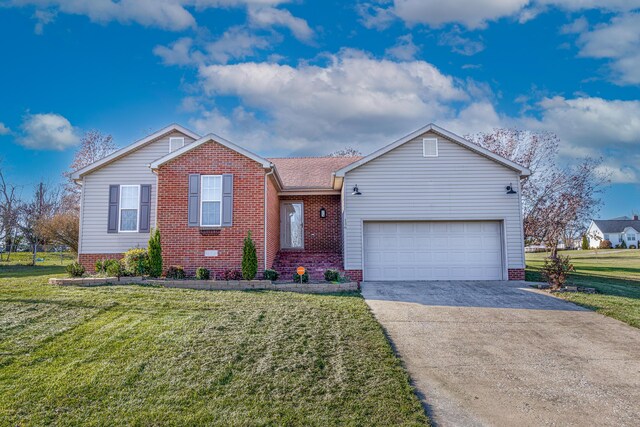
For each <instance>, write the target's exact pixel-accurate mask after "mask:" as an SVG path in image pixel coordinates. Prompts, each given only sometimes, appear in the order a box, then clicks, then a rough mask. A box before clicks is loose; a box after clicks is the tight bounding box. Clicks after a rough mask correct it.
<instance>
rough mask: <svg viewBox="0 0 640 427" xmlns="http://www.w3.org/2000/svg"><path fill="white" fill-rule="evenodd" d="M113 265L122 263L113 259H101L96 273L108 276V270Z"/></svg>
mask: <svg viewBox="0 0 640 427" xmlns="http://www.w3.org/2000/svg"><path fill="white" fill-rule="evenodd" d="M113 263H117V264H120V261H119V260H117V259H112V258H103V259H99V260H98V261H96V273H97V274H99V275H101V276H104V275H107V269H108V268H109V265H111V264H113Z"/></svg>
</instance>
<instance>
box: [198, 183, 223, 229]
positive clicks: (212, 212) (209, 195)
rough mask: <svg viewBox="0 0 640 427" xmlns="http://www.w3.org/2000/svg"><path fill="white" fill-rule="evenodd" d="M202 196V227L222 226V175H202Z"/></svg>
mask: <svg viewBox="0 0 640 427" xmlns="http://www.w3.org/2000/svg"><path fill="white" fill-rule="evenodd" d="M201 180H202V181H201V185H200V188H201V194H200V225H201V226H203V227H220V226H221V225H222V175H202V177H201Z"/></svg>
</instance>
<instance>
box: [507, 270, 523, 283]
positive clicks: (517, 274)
mask: <svg viewBox="0 0 640 427" xmlns="http://www.w3.org/2000/svg"><path fill="white" fill-rule="evenodd" d="M509 280H524V268H510V269H509Z"/></svg>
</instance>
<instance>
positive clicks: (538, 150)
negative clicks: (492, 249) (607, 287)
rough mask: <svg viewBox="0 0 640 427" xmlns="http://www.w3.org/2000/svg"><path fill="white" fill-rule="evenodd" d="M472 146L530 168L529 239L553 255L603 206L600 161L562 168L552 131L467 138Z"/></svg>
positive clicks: (525, 186) (525, 190) (526, 192)
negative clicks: (569, 236)
mask: <svg viewBox="0 0 640 427" xmlns="http://www.w3.org/2000/svg"><path fill="white" fill-rule="evenodd" d="M467 139H469V140H470V141H472V142H475V143H476V144H478V145H480V146H482V147H484V148H486V149H488V150H490V151H493V152H494V153H496V154H499V155H501V156H503V157H506V158H508V159H510V160H512V161H514V162H516V163H518V164H520V165H522V166H525V167H527V168H529V169H530V170H531V175H530V176H529V177H525V178H523V179H522V180H521V191H522V205H523V218H524V234H525V236H524V237H525V240H526V241H529V242H532V243H544V244H545V245H546V246H547V247H549V248H550V249H551V256H552V257H555V256H556V255H557V250H558V242H559V241H560V240H561V239H562V238H563V237H565V236H567V235H570V234H573V233H572V230H579V229H584V225H585V223H586V222H587V221H588V220H589V219H591V218H592V216H593V215H594V214H595V213H596V212H597V211H598V209H599V208H600V205H601V201H600V197H599V196H600V195H601V193H602V191H603V189H604V186H605V185H606V184H607V182H608V176H605V175H603V174H601V173H599V172H598V166H600V165H601V163H602V159H591V158H587V159H584V160H582V161H581V162H580V163H578V164H577V165H576V166H565V167H562V168H560V167H558V165H557V163H556V160H557V158H558V145H559V141H560V140H559V138H558V137H557V136H556V135H555V134H553V133H550V132H529V131H522V130H517V129H495V130H494V131H493V132H491V133H479V134H475V135H470V136H467Z"/></svg>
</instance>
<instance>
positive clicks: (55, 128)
mask: <svg viewBox="0 0 640 427" xmlns="http://www.w3.org/2000/svg"><path fill="white" fill-rule="evenodd" d="M20 128H21V130H22V134H21V135H20V136H19V137H18V138H17V139H16V140H17V142H18V143H19V144H20V145H23V146H24V147H27V148H31V149H33V150H64V149H67V148H69V147H72V146H74V145H77V144H78V143H79V142H80V138H79V136H78V134H77V130H76V129H75V128H74V127H73V126H71V123H70V122H69V120H67V119H66V118H64V117H63V116H61V115H59V114H54V113H49V114H29V115H27V116H26V117H25V118H24V121H23V122H22V125H21V127H20Z"/></svg>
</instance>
